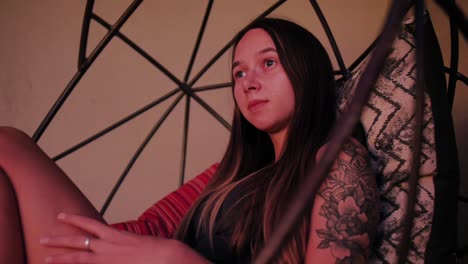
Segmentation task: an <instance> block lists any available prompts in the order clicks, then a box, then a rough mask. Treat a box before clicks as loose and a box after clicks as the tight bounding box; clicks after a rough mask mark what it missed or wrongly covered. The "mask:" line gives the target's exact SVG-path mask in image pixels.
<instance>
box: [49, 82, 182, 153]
mask: <svg viewBox="0 0 468 264" xmlns="http://www.w3.org/2000/svg"><path fill="white" fill-rule="evenodd" d="M178 91H180V89H179V88H176V89H174V90H172V91H170V92H169V93H167V94H165V95H163V96H161V97H160V98H158V99H156V100H155V101H153V102H151V103H149V104H147V105H146V106H144V107H142V108H140V109H138V110H137V111H135V112H133V113H132V114H130V115H128V116H126V117H124V118H123V119H121V120H120V121H118V122H116V123H114V124H112V125H110V126H109V127H107V128H105V129H104V130H102V131H100V132H98V133H96V134H94V135H93V136H91V137H89V138H87V139H85V140H83V141H82V142H80V143H78V144H76V145H75V146H73V147H71V148H69V149H68V150H66V151H64V152H62V153H60V154H59V155H57V156H55V157H54V158H52V160H54V161H58V160H60V159H62V158H64V157H66V156H68V155H70V154H71V153H73V152H75V151H77V150H78V149H80V148H82V147H84V146H86V145H88V144H89V143H91V142H93V141H94V140H96V139H98V138H100V137H102V136H104V135H106V134H107V133H109V132H110V131H112V130H114V129H116V128H118V127H120V126H121V125H123V124H125V123H127V122H128V121H130V120H132V119H134V118H136V117H138V116H139V115H141V114H143V113H144V112H146V111H148V110H150V109H151V108H153V107H155V106H157V105H158V104H159V103H162V102H163V101H165V100H166V99H169V98H170V97H171V96H173V95H174V94H176V93H177V92H178Z"/></svg>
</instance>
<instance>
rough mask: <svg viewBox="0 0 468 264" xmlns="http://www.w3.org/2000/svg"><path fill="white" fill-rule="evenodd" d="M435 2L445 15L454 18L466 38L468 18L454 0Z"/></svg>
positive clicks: (438, 0) (437, 0) (467, 37)
mask: <svg viewBox="0 0 468 264" xmlns="http://www.w3.org/2000/svg"><path fill="white" fill-rule="evenodd" d="M435 2H436V3H437V4H438V5H439V6H440V7H441V9H442V10H444V11H445V13H446V14H447V16H449V17H451V18H453V19H454V21H455V23H456V24H457V25H458V27H459V28H460V31H461V32H462V34H463V36H464V37H465V39H468V20H467V19H466V16H465V15H464V14H463V12H462V10H461V9H460V7H458V5H457V4H456V3H455V1H446V0H436V1H435Z"/></svg>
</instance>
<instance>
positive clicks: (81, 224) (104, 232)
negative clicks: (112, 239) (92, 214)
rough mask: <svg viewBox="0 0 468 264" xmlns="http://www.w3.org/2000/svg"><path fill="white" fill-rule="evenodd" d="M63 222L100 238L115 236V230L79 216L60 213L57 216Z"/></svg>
mask: <svg viewBox="0 0 468 264" xmlns="http://www.w3.org/2000/svg"><path fill="white" fill-rule="evenodd" d="M57 219H59V220H60V221H61V222H63V223H66V224H69V225H72V226H75V227H78V228H80V229H82V230H84V231H86V232H88V233H90V234H93V235H95V236H97V237H99V238H105V237H109V236H113V235H115V234H114V233H115V229H113V228H111V227H109V226H107V225H106V224H104V223H101V222H99V221H97V220H95V219H93V218H89V217H85V216H79V215H74V214H65V213H60V214H59V215H58V216H57Z"/></svg>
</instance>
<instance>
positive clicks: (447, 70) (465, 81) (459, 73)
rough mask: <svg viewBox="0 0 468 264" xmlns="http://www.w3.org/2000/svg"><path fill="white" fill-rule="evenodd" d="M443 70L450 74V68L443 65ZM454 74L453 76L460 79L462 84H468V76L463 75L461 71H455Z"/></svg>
mask: <svg viewBox="0 0 468 264" xmlns="http://www.w3.org/2000/svg"><path fill="white" fill-rule="evenodd" d="M444 72H445V73H449V74H450V72H451V70H450V68H448V67H446V66H444ZM454 76H455V78H457V80H459V81H462V82H463V83H464V84H466V85H468V77H466V76H465V75H463V73H461V72H457V73H455V75H454Z"/></svg>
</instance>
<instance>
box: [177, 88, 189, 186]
mask: <svg viewBox="0 0 468 264" xmlns="http://www.w3.org/2000/svg"><path fill="white" fill-rule="evenodd" d="M185 99H186V101H185V119H184V135H183V139H182V158H181V160H180V174H179V187H180V186H182V185H183V184H184V181H185V163H186V159H187V142H188V128H189V121H190V96H188V95H187V97H186V98H185Z"/></svg>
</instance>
